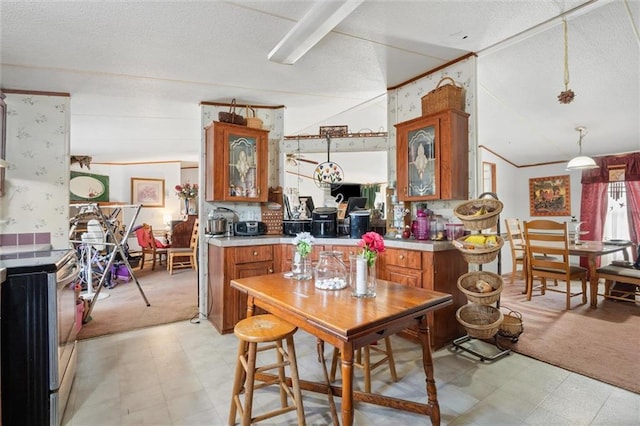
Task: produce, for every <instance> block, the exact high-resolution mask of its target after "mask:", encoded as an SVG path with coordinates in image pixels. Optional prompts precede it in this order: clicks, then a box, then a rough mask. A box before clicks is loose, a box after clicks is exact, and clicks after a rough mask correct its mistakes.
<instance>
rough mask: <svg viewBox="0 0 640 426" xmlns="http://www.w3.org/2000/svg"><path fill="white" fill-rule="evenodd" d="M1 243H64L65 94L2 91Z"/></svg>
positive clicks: (66, 217)
mask: <svg viewBox="0 0 640 426" xmlns="http://www.w3.org/2000/svg"><path fill="white" fill-rule="evenodd" d="M5 101H6V103H7V149H6V160H7V162H8V163H9V167H8V168H7V171H6V194H5V196H4V197H2V198H0V206H1V207H2V209H1V210H0V245H3V246H8V245H28V244H46V243H50V244H51V246H52V247H53V248H56V249H64V248H68V247H69V235H68V233H69V97H67V96H44V95H33V94H28V95H27V94H11V93H10V94H7V98H6V99H5Z"/></svg>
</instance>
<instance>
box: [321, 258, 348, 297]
mask: <svg viewBox="0 0 640 426" xmlns="http://www.w3.org/2000/svg"><path fill="white" fill-rule="evenodd" d="M314 274H315V283H314V285H315V287H316V288H319V289H320V290H341V289H343V288H345V287H346V286H347V267H346V266H345V264H344V262H343V261H342V252H339V251H321V252H320V260H318V264H317V265H316V267H315V270H314Z"/></svg>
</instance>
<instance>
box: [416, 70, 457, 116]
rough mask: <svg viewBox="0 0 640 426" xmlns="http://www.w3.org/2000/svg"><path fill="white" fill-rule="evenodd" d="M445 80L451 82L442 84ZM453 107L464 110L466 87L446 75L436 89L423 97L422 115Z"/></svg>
mask: <svg viewBox="0 0 640 426" xmlns="http://www.w3.org/2000/svg"><path fill="white" fill-rule="evenodd" d="M444 81H449V82H451V84H445V85H443V86H440V85H441V84H442V83H443V82H444ZM451 108H453V109H458V110H460V111H464V88H463V87H462V86H460V85H457V84H456V82H455V81H453V79H452V78H451V77H444V78H442V79H441V80H440V81H439V82H438V85H437V86H436V88H435V89H433V90H432V91H430V92H429V93H427V94H426V95H424V96H423V97H422V115H429V114H433V113H435V112H439V111H442V110H445V109H451Z"/></svg>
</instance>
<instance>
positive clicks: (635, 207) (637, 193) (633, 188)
mask: <svg viewBox="0 0 640 426" xmlns="http://www.w3.org/2000/svg"><path fill="white" fill-rule="evenodd" d="M625 188H626V190H627V218H628V221H629V239H630V240H631V241H635V242H636V245H635V246H634V247H633V248H632V250H631V252H632V253H633V259H631V260H635V259H636V257H637V256H638V252H637V251H636V250H637V248H638V245H637V243H639V242H640V239H639V238H638V234H639V233H640V181H638V180H634V181H627V182H625Z"/></svg>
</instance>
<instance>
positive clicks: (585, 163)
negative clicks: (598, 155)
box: [567, 126, 600, 170]
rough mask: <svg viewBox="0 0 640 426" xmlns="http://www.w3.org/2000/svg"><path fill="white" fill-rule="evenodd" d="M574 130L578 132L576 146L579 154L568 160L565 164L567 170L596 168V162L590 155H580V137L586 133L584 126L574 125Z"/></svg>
mask: <svg viewBox="0 0 640 426" xmlns="http://www.w3.org/2000/svg"><path fill="white" fill-rule="evenodd" d="M576 131H578V132H580V139H578V147H579V150H580V151H579V153H578V154H579V155H578V156H577V157H575V158H574V159H572V160H571V161H569V163H568V164H567V170H586V169H597V168H598V167H600V166H598V165H597V164H596V162H595V161H594V160H593V158H591V157H586V156H584V155H582V138H583V137H584V135H586V134H587V133H586V132H587V128H586V127H582V126H581V127H576Z"/></svg>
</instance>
